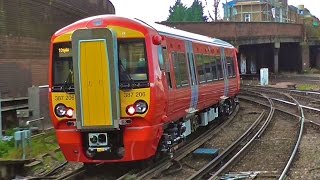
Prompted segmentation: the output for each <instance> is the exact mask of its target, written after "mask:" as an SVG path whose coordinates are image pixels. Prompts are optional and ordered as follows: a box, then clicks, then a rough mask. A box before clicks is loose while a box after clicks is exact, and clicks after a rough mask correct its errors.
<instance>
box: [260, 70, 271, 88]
mask: <svg viewBox="0 0 320 180" xmlns="http://www.w3.org/2000/svg"><path fill="white" fill-rule="evenodd" d="M268 73H269V72H268V68H261V69H260V84H261V86H267V85H268V84H269V74H268Z"/></svg>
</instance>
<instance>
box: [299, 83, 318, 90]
mask: <svg viewBox="0 0 320 180" xmlns="http://www.w3.org/2000/svg"><path fill="white" fill-rule="evenodd" d="M297 89H298V90H300V91H319V90H320V84H301V85H298V86H297Z"/></svg>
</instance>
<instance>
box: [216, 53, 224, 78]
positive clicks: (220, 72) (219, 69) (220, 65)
mask: <svg viewBox="0 0 320 180" xmlns="http://www.w3.org/2000/svg"><path fill="white" fill-rule="evenodd" d="M217 62H218V63H217V67H218V68H217V69H218V78H219V79H222V78H223V72H222V64H221V57H217Z"/></svg>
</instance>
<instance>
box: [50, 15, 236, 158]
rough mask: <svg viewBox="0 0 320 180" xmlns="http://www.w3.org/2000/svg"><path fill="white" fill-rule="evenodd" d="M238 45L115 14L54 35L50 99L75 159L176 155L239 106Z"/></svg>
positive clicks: (61, 138) (61, 139)
mask: <svg viewBox="0 0 320 180" xmlns="http://www.w3.org/2000/svg"><path fill="white" fill-rule="evenodd" d="M236 53H237V50H236V49H235V48H234V47H233V46H232V45H230V44H229V43H227V42H224V41H222V40H219V39H215V38H209V37H206V36H202V35H198V34H194V33H189V32H186V31H182V30H178V29H175V28H170V27H167V26H164V25H160V24H156V23H145V22H143V21H141V20H138V19H129V18H125V17H119V16H115V15H100V16H94V17H89V18H86V19H83V20H80V21H77V22H75V23H73V24H71V25H69V26H67V27H64V28H62V29H61V30H59V31H57V32H56V33H55V34H54V35H53V37H52V39H51V51H50V63H49V64H50V66H49V101H50V106H49V107H50V112H51V118H52V121H53V124H54V128H55V130H56V136H57V139H58V143H59V145H60V147H61V151H62V152H63V154H64V156H65V157H66V159H67V160H68V161H76V162H84V163H98V162H125V161H127V162H128V161H136V160H145V159H148V158H151V157H153V156H155V155H156V154H157V153H159V152H162V153H168V154H171V153H173V152H174V150H175V149H176V148H177V147H178V146H179V144H181V143H182V142H183V141H184V140H185V139H186V137H187V136H189V135H190V134H191V133H193V132H194V131H195V130H196V129H197V127H199V126H206V125H208V124H209V123H210V122H211V121H215V119H216V118H217V117H218V116H223V115H228V114H230V113H231V112H232V110H233V109H234V107H235V104H236V102H237V101H236V99H237V97H236V96H237V94H238V93H239V90H240V80H239V73H238V65H237V58H236Z"/></svg>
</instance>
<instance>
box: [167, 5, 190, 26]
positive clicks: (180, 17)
mask: <svg viewBox="0 0 320 180" xmlns="http://www.w3.org/2000/svg"><path fill="white" fill-rule="evenodd" d="M186 13H187V7H186V6H185V5H183V4H182V3H181V0H176V3H175V4H174V5H173V6H172V7H171V6H170V9H169V17H168V19H167V21H170V22H178V21H180V22H182V21H186Z"/></svg>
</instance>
